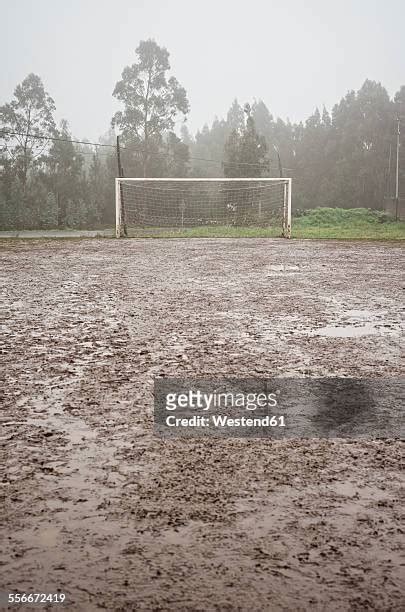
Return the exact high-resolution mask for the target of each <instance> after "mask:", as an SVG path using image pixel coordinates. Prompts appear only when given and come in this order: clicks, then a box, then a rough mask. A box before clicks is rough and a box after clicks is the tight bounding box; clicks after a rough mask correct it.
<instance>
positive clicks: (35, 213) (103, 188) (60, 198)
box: [0, 40, 405, 229]
mask: <svg viewBox="0 0 405 612" xmlns="http://www.w3.org/2000/svg"><path fill="white" fill-rule="evenodd" d="M169 73H170V64H169V54H168V52H167V50H166V49H164V48H162V47H159V46H158V45H157V43H156V42H154V41H153V40H148V41H143V42H141V43H140V45H139V46H138V48H137V49H136V62H135V63H134V64H132V65H131V66H127V67H125V68H124V70H123V72H122V76H121V79H120V80H119V81H118V82H117V84H116V86H115V88H114V91H113V95H114V97H115V98H116V99H117V100H118V101H119V102H120V103H121V108H122V110H121V111H119V112H117V113H116V114H115V115H114V117H113V118H112V122H111V127H110V129H109V131H108V132H107V135H106V136H104V137H103V138H101V139H100V143H99V144H100V146H97V147H94V146H91V145H88V144H83V143H80V142H71V141H72V140H76V139H74V138H72V134H71V132H70V130H69V126H68V123H67V121H65V120H63V121H62V122H61V124H60V125H59V126H57V125H56V123H55V119H54V114H55V111H56V108H55V104H54V101H53V99H52V98H51V96H50V95H49V94H48V93H47V91H46V90H45V88H44V85H43V83H42V81H41V79H40V78H39V77H38V76H37V75H34V74H30V75H28V76H27V78H26V79H24V81H23V82H22V83H21V84H19V85H18V86H17V87H16V89H15V92H14V97H13V99H12V100H11V101H10V102H9V103H7V104H4V105H3V106H1V107H0V171H1V181H0V228H1V229H23V228H25V229H30V228H55V227H58V228H65V227H72V228H97V227H102V226H110V225H112V224H113V223H114V178H115V177H116V176H117V175H118V170H117V154H116V134H119V135H120V141H121V159H122V165H123V169H124V175H125V176H134V177H136V176H140V177H142V176H150V177H186V176H189V177H220V176H227V177H245V176H246V177H254V176H258V177H259V176H279V175H280V174H283V175H284V176H291V177H292V178H293V179H294V182H293V185H294V188H293V193H294V200H293V204H294V208H295V210H305V209H308V208H314V207H317V206H330V207H343V208H353V207H365V208H372V209H382V208H383V207H384V203H385V202H386V199H387V197H388V198H389V197H391V196H393V195H394V187H395V186H394V177H395V165H396V133H397V129H398V118H400V120H402V122H403V123H404V118H405V86H402V87H401V88H400V90H399V91H398V92H397V93H396V94H395V96H394V98H393V99H390V97H389V95H388V93H387V91H386V90H385V88H384V87H383V86H382V85H381V84H380V83H376V82H374V81H369V80H367V81H366V82H365V83H364V84H363V86H362V87H361V88H360V89H359V90H358V91H357V92H354V91H351V92H349V93H348V94H347V95H346V96H345V97H344V98H343V99H342V100H341V101H340V102H339V103H338V104H336V105H335V106H334V107H333V109H332V110H331V111H330V112H329V111H328V110H327V109H325V108H323V109H322V112H320V111H319V110H318V109H316V110H315V112H314V113H313V115H311V117H309V118H308V119H307V120H306V121H305V123H302V122H301V123H291V122H289V121H283V120H282V119H280V118H275V117H273V115H272V114H271V112H270V110H269V109H268V107H267V106H266V104H265V103H264V102H263V101H262V100H255V101H253V103H252V104H249V103H246V104H245V105H244V106H243V107H242V106H241V105H240V104H239V103H238V101H237V100H234V102H233V103H232V105H231V107H230V109H229V111H228V113H227V116H226V118H223V119H215V121H214V122H213V124H212V125H211V126H210V127H209V126H208V125H205V126H204V127H203V128H202V129H201V130H200V131H198V132H197V133H196V134H195V135H192V134H190V133H189V131H188V129H187V124H186V123H185V119H186V117H187V114H188V113H189V110H190V109H189V103H188V99H187V93H186V90H185V89H184V87H182V86H181V85H180V84H179V82H178V81H177V79H176V78H175V77H173V76H169ZM179 121H180V122H182V121H183V123H182V126H181V129H180V135H177V134H176V133H175V131H174V128H175V124H176V122H179ZM402 132H405V130H404V129H403V130H402ZM401 140H402V142H401V145H402V156H401V157H400V159H399V166H400V195H401V194H402V196H403V195H404V194H405V163H404V161H405V160H404V153H403V151H404V146H403V145H404V134H402V135H401Z"/></svg>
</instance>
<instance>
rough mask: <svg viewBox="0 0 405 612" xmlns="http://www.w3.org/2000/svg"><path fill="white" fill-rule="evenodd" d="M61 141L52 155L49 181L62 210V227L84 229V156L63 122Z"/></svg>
mask: <svg viewBox="0 0 405 612" xmlns="http://www.w3.org/2000/svg"><path fill="white" fill-rule="evenodd" d="M58 138H59V139H60V140H55V141H54V143H53V145H52V147H51V149H50V151H49V158H48V160H47V163H48V168H49V171H48V181H49V184H50V187H51V189H52V191H53V193H54V194H55V197H56V202H57V208H58V227H59V228H62V227H65V226H72V225H81V224H82V223H83V222H85V220H86V206H85V203H84V199H83V189H82V181H83V173H82V168H83V156H82V155H80V153H79V152H78V151H77V150H76V149H75V146H74V144H73V143H72V142H69V141H70V140H71V138H72V136H71V134H70V131H69V126H68V123H67V121H65V120H62V121H61V125H60V130H59V131H58Z"/></svg>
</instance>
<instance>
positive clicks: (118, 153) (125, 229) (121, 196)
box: [117, 136, 128, 236]
mask: <svg viewBox="0 0 405 612" xmlns="http://www.w3.org/2000/svg"><path fill="white" fill-rule="evenodd" d="M117 164H118V176H119V177H120V178H122V177H123V176H124V168H123V167H122V165H121V149H120V137H119V136H117ZM120 199H121V221H122V227H123V229H124V236H128V232H127V224H126V221H125V206H124V192H123V189H122V183H120Z"/></svg>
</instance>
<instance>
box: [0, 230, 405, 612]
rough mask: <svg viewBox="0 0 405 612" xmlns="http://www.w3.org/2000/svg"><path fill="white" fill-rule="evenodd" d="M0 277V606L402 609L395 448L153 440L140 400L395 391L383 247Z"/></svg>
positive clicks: (253, 243) (203, 253)
mask: <svg viewBox="0 0 405 612" xmlns="http://www.w3.org/2000/svg"><path fill="white" fill-rule="evenodd" d="M0 266H1V283H2V320H3V323H4V324H3V328H2V373H3V378H4V382H3V383H2V391H1V393H2V398H1V405H2V407H1V412H0V421H1V422H0V425H1V429H2V443H3V457H4V459H3V460H2V467H3V468H4V475H3V476H2V481H1V488H0V491H1V496H2V501H1V508H2V526H3V527H2V542H3V547H2V553H1V556H0V576H1V580H0V588H1V589H3V590H4V591H13V592H17V591H18V592H21V593H22V592H45V593H55V592H58V591H59V592H63V593H66V596H67V605H65V606H64V607H65V608H66V606H67V608H68V609H71V610H83V611H87V610H89V611H91V610H101V609H107V610H116V611H120V610H123V611H124V610H145V611H151V610H154V611H166V610H167V611H180V612H181V611H211V610H213V611H221V612H222V611H232V612H233V611H245V610H249V612H251V611H261V610H270V611H278V610H283V611H289V610H291V611H294V612H295V611H306V610H318V611H323V610H328V611H334V610H336V611H337V610H339V611H343V612H344V611H349V610H350V611H351V610H354V611H359V612H360V611H364V610H387V611H388V610H389V611H399V610H403V609H404V606H405V589H404V584H405V580H404V577H405V559H404V526H403V525H404V523H403V518H404V517H403V512H404V510H403V509H404V492H405V486H404V484H405V483H404V477H403V471H401V470H402V469H403V467H402V465H401V462H402V461H403V457H404V452H403V451H404V444H403V442H401V441H399V440H390V439H387V440H362V441H357V440H339V439H334V440H320V439H314V440H299V439H293V440H285V441H271V440H251V439H249V440H247V439H245V440H244V439H221V440H218V439H204V440H196V439H194V440H193V439H176V440H164V439H159V438H157V437H156V436H155V435H154V433H153V396H152V391H153V380H154V378H155V377H156V376H188V375H189V376H219V377H221V376H234V377H235V376H241V377H250V376H252V377H264V376H342V377H348V376H355V377H368V378H370V377H391V376H398V375H404V366H403V362H402V361H401V360H402V359H403V321H404V317H403V314H404V295H405V293H404V290H405V284H404V276H403V270H404V269H405V257H404V250H403V248H402V247H401V245H400V244H399V243H391V244H384V243H360V242H357V243H356V242H353V243H349V242H338V241H329V242H316V241H281V240H264V239H247V240H244V239H238V240H232V239H215V240H211V239H203V240H197V239H195V240H191V239H189V240H121V241H114V240H106V239H104V240H103V239H100V240H98V239H94V240H72V241H62V240H39V241H36V240H35V241H34V240H32V241H18V242H6V241H4V242H3V243H2V244H1V245H0ZM44 608H45V609H48V608H49V609H51V606H48V607H47V606H46V605H45V607H44V606H43V609H44ZM10 609H11V608H10ZM12 609H26V607H24V606H18V605H15V606H13V608H12Z"/></svg>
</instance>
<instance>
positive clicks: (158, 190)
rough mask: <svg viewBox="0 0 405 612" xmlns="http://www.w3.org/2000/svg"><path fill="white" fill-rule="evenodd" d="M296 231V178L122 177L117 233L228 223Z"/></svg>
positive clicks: (216, 226) (218, 226)
mask: <svg viewBox="0 0 405 612" xmlns="http://www.w3.org/2000/svg"><path fill="white" fill-rule="evenodd" d="M232 226H233V227H238V226H239V227H249V226H250V227H266V228H273V229H275V230H276V233H277V232H279V235H280V236H284V237H285V238H289V237H290V235H291V179H290V178H259V179H253V178H252V179H238V178H232V179H189V178H187V179H167V178H165V179H157V178H154V179H152V178H148V179H146V178H117V179H116V236H117V238H119V237H121V236H123V235H127V234H128V235H131V234H132V235H154V234H157V235H158V234H159V233H160V234H162V233H164V231H166V232H167V231H168V230H180V231H186V229H187V228H199V227H205V228H209V227H211V228H212V229H216V233H218V232H217V230H218V229H219V230H220V229H221V228H222V227H223V228H225V227H232Z"/></svg>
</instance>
